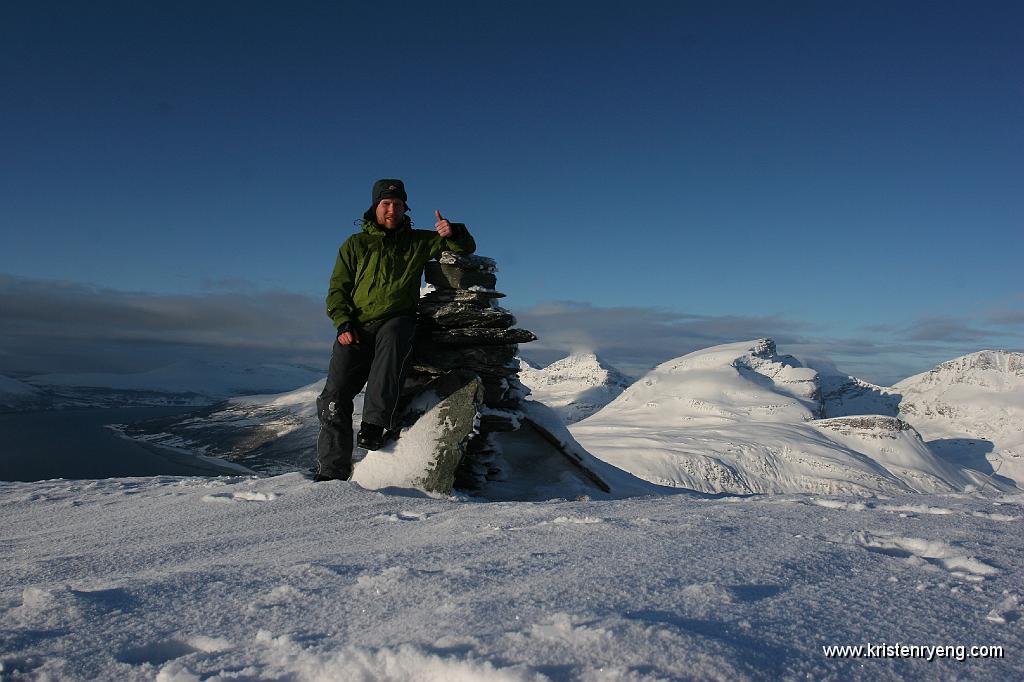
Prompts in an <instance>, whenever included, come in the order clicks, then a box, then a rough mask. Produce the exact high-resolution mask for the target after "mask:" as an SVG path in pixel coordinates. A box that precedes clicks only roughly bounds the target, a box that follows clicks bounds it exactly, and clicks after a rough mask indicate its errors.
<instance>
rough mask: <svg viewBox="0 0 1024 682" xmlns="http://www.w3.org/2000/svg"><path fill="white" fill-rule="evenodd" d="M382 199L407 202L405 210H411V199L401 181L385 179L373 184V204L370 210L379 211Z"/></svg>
mask: <svg viewBox="0 0 1024 682" xmlns="http://www.w3.org/2000/svg"><path fill="white" fill-rule="evenodd" d="M381 199H401V200H402V201H404V202H405V210H407V211H408V210H409V197H408V195H406V193H405V183H404V182H402V181H401V180H396V179H395V178H383V179H381V180H378V181H377V182H375V183H373V204H372V205H371V206H370V208H372V209H373V210H377V204H379V203H380V200H381Z"/></svg>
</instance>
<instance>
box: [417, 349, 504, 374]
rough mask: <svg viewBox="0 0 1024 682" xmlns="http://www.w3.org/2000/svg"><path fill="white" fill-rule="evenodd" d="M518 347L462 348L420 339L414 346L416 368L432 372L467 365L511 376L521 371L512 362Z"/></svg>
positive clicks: (440, 372) (487, 371)
mask: <svg viewBox="0 0 1024 682" xmlns="http://www.w3.org/2000/svg"><path fill="white" fill-rule="evenodd" d="M518 349H519V347H518V346H516V345H515V344H512V345H501V346H462V347H458V346H442V345H438V344H434V343H429V342H420V341H417V343H416V345H415V346H414V348H413V367H414V368H416V369H417V370H419V371H423V372H427V373H432V374H442V373H444V372H446V371H448V370H452V369H459V368H465V369H471V370H473V371H475V372H479V373H481V374H490V375H494V376H500V377H510V376H515V374H516V373H517V372H518V371H519V368H518V367H517V366H514V365H513V364H512V361H513V358H515V356H516V353H517V352H518Z"/></svg>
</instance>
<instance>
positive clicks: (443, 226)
mask: <svg viewBox="0 0 1024 682" xmlns="http://www.w3.org/2000/svg"><path fill="white" fill-rule="evenodd" d="M434 217H436V218H437V222H435V223H434V229H435V230H437V233H438V234H439V235H441V236H442V237H444V238H445V239H447V238H448V237H451V236H452V224H451V223H449V222H448V221H447V220H445V219H444V218H442V217H441V212H440V211H434Z"/></svg>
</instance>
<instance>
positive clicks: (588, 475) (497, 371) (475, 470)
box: [403, 252, 609, 494]
mask: <svg viewBox="0 0 1024 682" xmlns="http://www.w3.org/2000/svg"><path fill="white" fill-rule="evenodd" d="M497 269H498V268H497V265H496V263H495V262H494V260H492V259H490V258H486V257H483V256H476V255H472V256H465V255H459V254H454V253H450V252H445V253H444V254H442V255H441V257H440V258H439V259H438V262H436V263H428V264H427V267H426V268H425V271H424V274H425V278H426V281H427V283H428V284H430V285H432V286H433V291H430V292H429V293H427V294H425V295H424V296H422V297H421V298H420V302H419V306H418V310H417V338H416V343H415V346H414V349H413V364H412V368H411V371H410V373H409V376H408V379H407V381H406V384H405V387H404V393H405V394H406V399H407V401H408V405H409V406H408V408H406V414H405V417H404V418H403V421H404V422H405V423H406V424H407V425H411V424H413V423H415V422H416V420H417V419H420V418H421V417H420V415H419V414H417V410H416V405H417V404H418V402H420V401H419V400H418V398H417V396H419V395H421V394H422V393H423V392H425V391H427V392H429V391H430V389H431V387H432V386H436V385H438V383H439V382H442V383H443V382H445V381H449V377H455V376H457V377H462V379H459V382H461V383H462V384H464V385H465V386H469V384H468V383H466V382H465V381H464V378H465V377H466V376H467V375H469V376H473V377H474V378H475V379H476V381H477V382H478V386H479V394H478V395H477V396H476V398H475V402H474V403H473V405H474V407H475V409H471V408H470V403H469V402H467V400H466V399H465V398H466V396H463V395H461V392H455V393H454V394H453V399H454V398H455V397H457V396H460V397H459V399H458V400H456V401H455V403H453V405H452V407H451V409H448V410H447V411H446V412H445V413H444V417H443V419H442V421H441V423H440V424H439V428H438V429H437V430H436V433H437V434H438V435H437V437H436V439H435V442H434V443H433V445H432V447H434V448H435V450H436V454H437V457H435V458H433V459H431V461H436V462H437V464H436V466H435V467H434V468H433V470H432V473H430V474H429V475H427V476H426V477H425V478H424V481H423V487H424V488H425V489H427V490H431V491H435V492H449V491H450V490H451V489H452V488H453V487H454V488H457V489H459V490H462V491H464V492H468V493H470V494H477V493H480V492H481V491H483V490H484V489H485V488H486V487H487V486H488V485H490V484H491V483H498V482H501V481H504V480H506V479H508V477H509V476H510V473H511V472H510V468H511V466H512V465H510V463H509V461H508V460H507V459H506V458H505V457H504V456H503V451H502V447H501V442H500V441H501V439H500V438H498V435H499V434H506V435H507V434H513V433H515V432H518V431H519V430H520V429H523V428H527V429H530V430H531V432H537V433H540V431H538V427H537V425H536V423H535V421H534V420H531V419H530V418H529V417H527V416H526V413H525V412H524V407H525V405H524V403H523V399H524V398H525V397H526V396H527V395H528V394H529V389H528V388H526V387H525V386H524V385H523V384H522V382H520V381H519V368H520V365H519V363H518V361H517V359H516V356H517V354H518V351H519V344H520V343H529V342H530V341H533V340H535V339H536V338H537V337H536V336H535V335H534V334H533V333H532V332H530V331H528V330H525V329H520V328H516V327H515V324H516V319H515V316H514V315H513V314H512V313H511V312H509V311H508V310H505V309H504V308H502V307H500V306H498V305H497V304H496V303H495V301H496V300H497V299H499V298H502V297H504V294H502V293H501V292H498V291H496V290H495V289H494V286H495V285H496V284H497V276H496V274H495V273H496V272H497ZM466 390H467V391H468V388H467V389H466ZM463 392H465V391H463ZM456 403H457V404H456ZM544 433H546V432H544ZM460 435H461V439H460ZM542 442H543V443H546V444H547V445H546V447H547V448H548V451H547V456H548V457H550V458H554V459H557V460H559V461H560V462H561V463H562V464H563V465H564V466H568V467H571V468H575V469H576V470H577V473H579V474H580V475H581V478H582V479H583V480H587V481H589V482H590V483H592V484H593V485H594V486H596V489H597V490H600V491H603V492H608V491H609V486H608V485H607V483H605V482H603V481H602V479H601V477H600V476H599V475H598V474H596V473H594V472H593V471H591V470H590V469H589V468H588V467H587V465H586V462H585V461H584V460H583V459H581V458H580V457H579V456H578V455H576V454H575V453H569V452H568V451H566V449H565V448H564V447H560V446H559V445H558V443H559V441H558V440H557V439H555V438H547V439H544V440H543V441H542Z"/></svg>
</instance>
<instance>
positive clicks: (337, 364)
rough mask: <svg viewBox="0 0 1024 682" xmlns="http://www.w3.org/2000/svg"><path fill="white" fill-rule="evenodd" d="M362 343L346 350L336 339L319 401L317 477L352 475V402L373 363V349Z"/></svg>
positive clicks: (317, 403)
mask: <svg viewBox="0 0 1024 682" xmlns="http://www.w3.org/2000/svg"><path fill="white" fill-rule="evenodd" d="M357 333H358V332H357ZM360 341H362V343H359V344H352V345H348V346H343V345H341V344H340V343H338V341H337V339H335V341H334V348H333V350H332V351H331V364H330V368H329V369H328V371H327V383H326V384H324V390H323V391H322V392H321V393H320V397H318V398H317V399H316V411H317V417H318V418H319V420H320V432H319V433H318V434H317V438H316V458H317V473H318V474H320V475H322V476H331V477H334V478H348V476H349V475H351V473H352V445H353V443H352V399H353V398H355V397H356V395H358V394H359V391H361V390H362V388H363V386H364V385H365V384H366V377H367V376H368V375H369V373H370V366H371V362H372V360H373V349H372V347H370V345H369V344H368V343H366V342H365V341H364V340H363V339H362V338H361V337H360Z"/></svg>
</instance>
